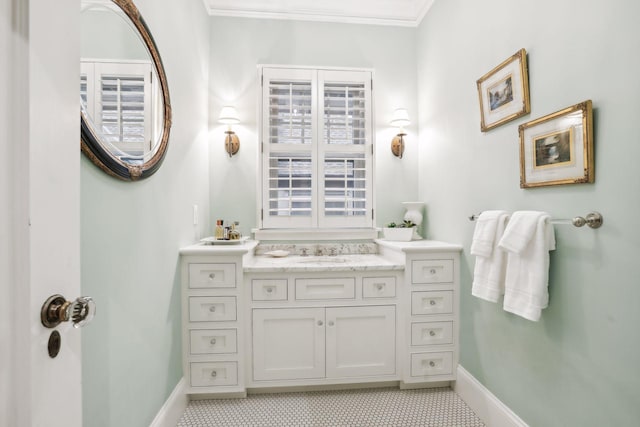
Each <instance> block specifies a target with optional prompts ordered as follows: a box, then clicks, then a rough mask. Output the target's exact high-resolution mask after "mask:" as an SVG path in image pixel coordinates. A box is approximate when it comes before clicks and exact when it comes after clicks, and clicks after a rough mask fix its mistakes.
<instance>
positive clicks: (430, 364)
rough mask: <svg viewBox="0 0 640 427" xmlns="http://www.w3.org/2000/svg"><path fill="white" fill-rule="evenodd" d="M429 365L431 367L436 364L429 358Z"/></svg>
mask: <svg viewBox="0 0 640 427" xmlns="http://www.w3.org/2000/svg"><path fill="white" fill-rule="evenodd" d="M429 366H431V367H432V368H433V367H434V366H436V362H434V361H433V360H430V361H429Z"/></svg>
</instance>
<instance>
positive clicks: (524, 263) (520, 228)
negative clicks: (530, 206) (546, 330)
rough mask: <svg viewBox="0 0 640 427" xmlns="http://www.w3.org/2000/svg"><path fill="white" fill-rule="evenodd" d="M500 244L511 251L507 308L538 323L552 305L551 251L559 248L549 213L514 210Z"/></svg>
mask: <svg viewBox="0 0 640 427" xmlns="http://www.w3.org/2000/svg"><path fill="white" fill-rule="evenodd" d="M498 247H500V248H503V249H504V250H506V251H508V254H507V268H506V276H505V292H504V309H505V310H506V311H508V312H511V313H514V314H517V315H519V316H522V317H524V318H525V319H528V320H532V321H534V322H536V321H538V320H540V315H541V312H542V309H543V308H546V307H547V305H548V304H549V292H548V289H547V288H548V282H549V251H551V250H554V249H555V248H556V241H555V236H554V231H553V225H552V224H551V223H550V222H549V214H547V213H545V212H536V211H518V212H514V213H513V215H512V216H511V219H510V220H509V224H507V227H506V229H505V231H504V235H503V236H502V238H501V239H500V242H499V243H498Z"/></svg>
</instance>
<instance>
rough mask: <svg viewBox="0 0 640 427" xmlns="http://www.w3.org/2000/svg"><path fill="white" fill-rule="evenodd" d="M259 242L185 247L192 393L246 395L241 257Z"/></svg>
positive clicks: (187, 370)
mask: <svg viewBox="0 0 640 427" xmlns="http://www.w3.org/2000/svg"><path fill="white" fill-rule="evenodd" d="M255 245H256V243H255V242H253V243H248V244H241V245H234V246H233V247H231V246H223V247H219V246H203V245H195V246H190V247H188V248H183V249H181V251H180V254H181V261H180V265H181V281H182V348H183V352H182V354H183V373H184V377H185V381H186V383H187V393H189V394H203V393H205V394H215V393H224V394H229V395H234V394H235V395H244V394H245V387H244V358H243V346H244V335H243V334H244V332H243V330H244V319H243V313H244V311H243V310H242V305H241V304H242V301H243V298H244V288H243V286H242V284H243V273H242V265H243V257H245V256H248V255H250V252H251V251H252V250H253V248H254V247H255Z"/></svg>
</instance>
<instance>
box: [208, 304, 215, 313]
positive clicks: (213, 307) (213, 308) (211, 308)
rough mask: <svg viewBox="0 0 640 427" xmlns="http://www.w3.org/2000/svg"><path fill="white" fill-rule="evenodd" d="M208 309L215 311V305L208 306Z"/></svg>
mask: <svg viewBox="0 0 640 427" xmlns="http://www.w3.org/2000/svg"><path fill="white" fill-rule="evenodd" d="M209 311H210V312H212V313H213V312H215V311H216V306H215V305H212V306H211V307H209Z"/></svg>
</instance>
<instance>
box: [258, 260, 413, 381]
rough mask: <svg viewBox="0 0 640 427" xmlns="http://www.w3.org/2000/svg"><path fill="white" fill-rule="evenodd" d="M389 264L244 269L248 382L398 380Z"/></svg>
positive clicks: (395, 275)
mask: <svg viewBox="0 0 640 427" xmlns="http://www.w3.org/2000/svg"><path fill="white" fill-rule="evenodd" d="M395 267H396V269H395V270H381V271H366V272H358V271H355V272H352V271H345V272H338V271H322V272H295V271H292V272H287V273H280V274H273V273H255V274H253V273H250V272H247V273H246V274H245V281H246V286H247V287H251V289H252V290H253V292H252V297H251V300H250V301H248V306H249V309H248V313H247V316H249V317H250V318H251V325H252V327H251V334H250V335H251V337H250V340H249V342H248V343H247V346H248V347H249V348H251V358H250V359H251V360H249V361H248V364H247V371H248V372H249V371H251V378H250V379H249V380H248V386H249V387H253V388H259V387H277V386H286V385H325V384H342V383H353V382H372V381H393V380H397V379H398V378H399V369H398V362H399V360H400V356H399V354H398V351H399V349H400V348H401V342H402V334H398V328H397V325H398V313H399V308H398V299H397V293H396V287H397V284H398V283H401V282H402V280H403V278H402V277H403V276H402V271H401V266H397V265H396V266H395Z"/></svg>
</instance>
